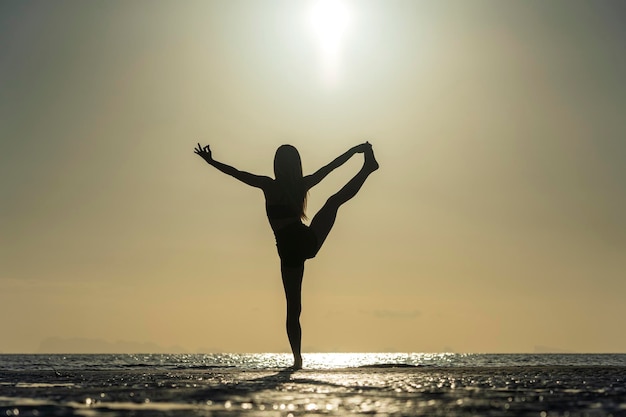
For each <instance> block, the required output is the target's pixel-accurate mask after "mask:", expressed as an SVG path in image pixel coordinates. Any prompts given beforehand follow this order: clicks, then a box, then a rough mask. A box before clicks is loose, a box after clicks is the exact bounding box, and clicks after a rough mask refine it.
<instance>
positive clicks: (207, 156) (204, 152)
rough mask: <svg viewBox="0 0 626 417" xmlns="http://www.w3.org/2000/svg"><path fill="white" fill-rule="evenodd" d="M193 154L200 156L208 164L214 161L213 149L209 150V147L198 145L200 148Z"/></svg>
mask: <svg viewBox="0 0 626 417" xmlns="http://www.w3.org/2000/svg"><path fill="white" fill-rule="evenodd" d="M193 153H195V154H198V155H200V156H201V157H202V158H203V159H204V160H205V161H207V162H211V161H212V160H213V156H212V155H211V148H209V145H207V146H205V147H204V148H203V147H202V145H200V144H199V143H198V147H197V148H195V149H194V150H193Z"/></svg>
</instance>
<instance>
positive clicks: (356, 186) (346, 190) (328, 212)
mask: <svg viewBox="0 0 626 417" xmlns="http://www.w3.org/2000/svg"><path fill="white" fill-rule="evenodd" d="M364 156H365V161H364V162H363V167H362V168H361V170H360V171H359V172H358V173H357V174H356V175H355V176H354V177H353V178H352V179H351V180H350V181H348V183H347V184H346V185H344V186H343V188H341V190H339V191H338V192H337V193H336V194H334V195H332V196H331V197H330V198H329V199H328V201H326V204H324V206H323V207H322V208H321V209H320V211H318V212H317V214H316V215H315V216H313V219H312V220H311V226H310V227H311V230H313V232H314V233H315V236H316V237H317V250H318V251H319V250H320V248H321V247H322V244H323V243H324V241H325V240H326V237H327V236H328V233H330V230H331V229H332V228H333V225H334V224H335V218H337V211H338V210H339V207H340V206H341V205H342V204H343V203H345V202H346V201H348V200H350V199H351V198H352V197H354V196H355V195H356V193H358V192H359V190H360V189H361V186H363V183H364V182H365V180H366V179H367V177H368V176H369V175H370V174H371V173H372V172H374V171H376V170H377V169H378V162H376V158H374V151H373V150H372V147H371V146H370V147H369V149H368V150H366V151H365V152H364Z"/></svg>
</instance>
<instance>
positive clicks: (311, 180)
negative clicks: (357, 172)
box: [304, 142, 372, 189]
mask: <svg viewBox="0 0 626 417" xmlns="http://www.w3.org/2000/svg"><path fill="white" fill-rule="evenodd" d="M368 146H372V145H370V143H369V142H365V143H361V144H360V145H356V146H354V147H352V148H350V149H348V150H347V151H346V152H344V153H343V154H341V155H339V156H338V157H337V158H335V159H334V160H333V161H332V162H331V163H330V164H328V165H326V166H323V167H321V168H320V169H318V170H317V171H316V172H315V173H313V174H311V175H307V176H306V177H304V183H305V184H306V188H307V189H309V188H313V187H314V186H316V185H317V184H319V183H320V181H322V180H323V179H324V178H326V175H328V174H330V173H331V172H332V171H334V170H335V169H337V168H339V167H340V166H342V165H343V164H345V163H346V161H348V159H350V158H351V157H352V155H354V154H355V153H363V152H365V150H366V149H367V147H368Z"/></svg>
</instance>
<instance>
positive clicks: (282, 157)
mask: <svg viewBox="0 0 626 417" xmlns="http://www.w3.org/2000/svg"><path fill="white" fill-rule="evenodd" d="M274 176H275V177H276V180H277V181H278V183H279V184H280V185H281V186H282V188H283V190H284V191H285V194H286V195H287V196H288V198H289V200H290V201H291V203H292V204H293V205H294V206H296V207H297V208H298V211H299V212H300V217H301V218H302V219H306V215H305V214H304V211H305V209H306V194H307V192H306V189H305V187H304V181H303V177H302V160H301V159H300V153H299V152H298V150H297V149H296V148H295V147H294V146H291V145H281V146H279V147H278V149H276V154H275V155H274Z"/></svg>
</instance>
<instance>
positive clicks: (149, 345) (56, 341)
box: [34, 337, 576, 354]
mask: <svg viewBox="0 0 626 417" xmlns="http://www.w3.org/2000/svg"><path fill="white" fill-rule="evenodd" d="M390 351H392V350H390ZM446 351H447V352H455V351H454V350H453V349H451V348H450V347H448V349H447V350H446ZM223 352H224V351H223V349H220V348H218V347H211V348H209V347H200V348H198V349H196V350H195V351H189V350H188V349H185V348H183V347H181V346H178V345H172V346H162V345H159V344H157V343H154V342H136V341H127V340H118V341H115V342H109V341H106V340H104V339H89V338H81V337H74V338H62V337H49V338H46V339H44V340H42V342H41V343H40V344H39V347H38V348H37V349H36V351H35V352H34V353H38V354H46V353H50V354H60V353H67V354H115V353H119V354H124V353H130V354H133V353H157V354H158V353H165V354H176V353H179V354H184V353H223ZM455 353H462V352H455ZM494 353H497V352H494ZM520 353H523V352H520ZM528 353H535V354H543V353H557V354H558V353H563V354H569V353H576V352H574V351H571V350H567V349H562V348H557V347H553V346H544V345H535V346H534V349H533V351H532V352H528Z"/></svg>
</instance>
